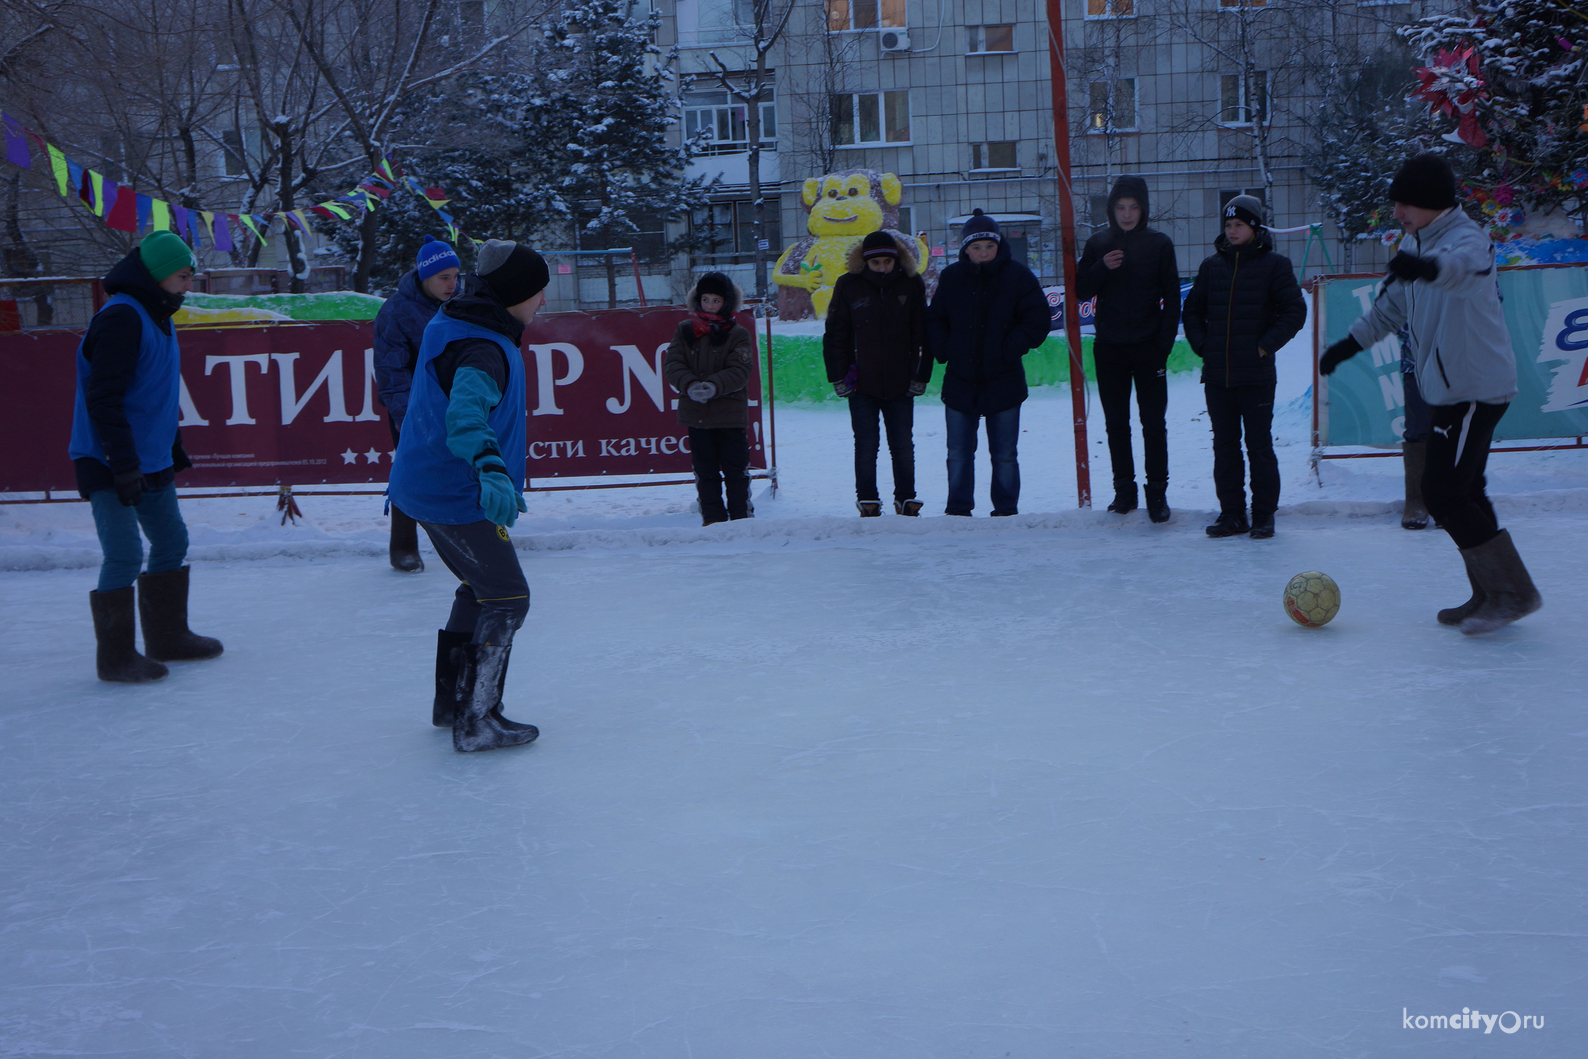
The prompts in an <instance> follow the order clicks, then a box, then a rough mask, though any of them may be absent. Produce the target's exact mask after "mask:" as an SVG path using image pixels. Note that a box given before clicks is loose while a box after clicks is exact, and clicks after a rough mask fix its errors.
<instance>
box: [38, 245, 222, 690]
mask: <svg viewBox="0 0 1588 1059" xmlns="http://www.w3.org/2000/svg"><path fill="white" fill-rule="evenodd" d="M193 266H194V261H193V252H192V251H191V250H189V249H188V247H187V244H186V243H184V242H183V241H182V240H181V238H180V237H179V236H177V235H176V234H175V233H173V232H167V231H159V232H155V233H153V234H152V235H150V236H148V237H147V238H146V239H144V240H143V242H142V243H141V244H140V245H139V246H138V248H137V249H135V250H133V251H132V252H131V253H130V254H128V255H127V256H126V257H124V258H122V259H121V261H120V262H119V263H117V265H116V267H115V268H112V269H111V270H110V273H109V274H108V275H106V276H105V281H104V287H105V293H107V294H109V295H110V299H109V300H108V301H106V303H105V305H104V307H103V308H101V309H100V310H99V312H98V313H96V314H95V315H94V319H93V321H92V322H90V323H89V325H88V332H87V333H86V334H85V335H84V336H83V341H82V343H81V344H80V345H79V346H78V348H77V399H76V404H75V407H74V409H73V412H72V441H71V447H70V449H69V453H70V455H71V458H72V463H73V465H74V466H75V467H76V469H77V491H78V493H79V494H80V495H82V497H83V498H84V499H86V500H87V501H88V502H89V504H90V505H92V507H93V510H94V528H95V530H96V531H98V534H99V544H100V548H101V549H102V550H103V552H104V556H105V558H104V562H103V563H101V564H100V568H99V587H98V588H97V589H96V590H95V591H93V592H90V593H89V595H88V600H89V605H90V607H91V609H92V610H93V614H94V635H95V637H96V639H97V640H98V655H97V660H96V661H97V666H98V670H99V679H101V680H111V681H117V682H120V683H128V684H139V683H144V682H147V681H151V680H159V679H161V678H162V677H164V676H165V675H166V673H167V670H166V667H165V666H164V665H162V664H161V663H162V662H178V661H194V660H198V659H204V658H214V657H215V656H216V655H218V654H220V653H221V643H220V641H219V640H215V639H211V638H210V637H208V636H196V635H194V634H193V633H192V632H190V631H189V630H188V627H187V595H188V567H187V566H186V565H184V563H183V560H184V559H186V558H187V544H188V536H187V525H186V524H185V523H184V522H183V521H182V513H181V511H180V510H179V509H178V508H177V497H176V486H175V485H174V480H175V476H176V472H177V471H181V470H185V469H187V468H188V467H191V466H192V463H190V462H189V461H188V458H187V453H186V452H184V451H183V450H182V436H181V434H180V433H179V432H178V430H177V420H178V418H179V417H180V414H181V410H180V407H179V397H180V393H181V386H182V382H181V376H180V368H181V356H180V354H179V352H178V349H177V341H176V331H175V330H174V329H173V328H172V326H171V317H172V315H173V314H174V313H175V312H176V311H177V310H178V309H180V308H181V307H182V296H183V295H184V294H186V293H187V292H188V290H189V289H190V288H191V287H192V285H193ZM140 530H141V531H142V534H143V536H145V537H148V538H149V567H148V572H147V573H141V571H142V570H143V541H142V539H141V538H140V536H139V531H140ZM135 583H136V585H137V586H138V598H137V602H138V604H139V606H138V610H139V613H140V614H141V616H142V619H143V645H144V653H143V654H139V653H138V649H137V646H136V643H135V642H134V633H135V627H134V622H133V598H134V593H133V586H134V584H135Z"/></svg>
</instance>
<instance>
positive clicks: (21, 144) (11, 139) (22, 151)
mask: <svg viewBox="0 0 1588 1059" xmlns="http://www.w3.org/2000/svg"><path fill="white" fill-rule="evenodd" d="M0 121H4V122H5V127H6V161H8V162H10V163H11V164H12V165H19V166H21V167H22V168H23V169H32V168H33V156H32V155H30V154H28V138H27V137H26V136H24V135H22V124H21V122H19V121H17V119H16V118H13V117H12V116H11V115H9V114H3V113H0Z"/></svg>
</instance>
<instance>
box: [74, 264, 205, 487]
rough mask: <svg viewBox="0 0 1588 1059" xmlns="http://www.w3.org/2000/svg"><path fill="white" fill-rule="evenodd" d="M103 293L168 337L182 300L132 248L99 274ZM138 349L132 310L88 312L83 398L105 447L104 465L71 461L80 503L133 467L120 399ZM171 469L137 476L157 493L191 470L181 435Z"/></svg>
mask: <svg viewBox="0 0 1588 1059" xmlns="http://www.w3.org/2000/svg"><path fill="white" fill-rule="evenodd" d="M105 293H106V294H126V295H129V296H131V297H133V298H136V299H138V303H139V304H140V305H142V306H143V308H144V311H145V312H147V313H148V314H149V318H150V319H152V320H153V321H154V322H155V325H156V326H157V327H159V328H160V330H161V331H163V332H164V333H166V334H170V333H171V317H172V316H173V315H174V314H175V313H176V311H177V310H178V309H180V308H182V296H181V295H180V294H171V293H169V292H167V291H166V290H165V289H164V288H163V287H161V286H160V284H159V283H157V282H155V278H154V276H153V275H151V274H150V272H149V269H148V266H146V265H145V264H144V263H143V258H142V256H140V255H139V253H138V251H137V250H136V249H135V250H133V251H132V252H131V253H130V254H128V255H127V256H126V257H124V258H122V259H121V260H120V261H118V262H117V263H116V266H115V267H114V268H112V269H111V270H110V272H108V273H107V274H106V275H105ZM142 347H143V321H142V320H141V319H139V318H138V314H137V312H136V311H134V310H133V309H131V308H129V307H127V306H125V305H112V306H110V307H108V308H105V309H102V310H100V311H99V312H98V313H96V314H94V318H93V319H92V320H91V321H89V324H88V333H87V334H86V335H84V336H83V358H84V359H85V360H87V361H88V365H89V368H88V383H87V386H86V387H85V389H84V393H83V399H84V402H85V403H86V404H87V406H88V418H89V419H90V420H91V421H92V422H93V424H94V432H95V433H96V434H98V435H99V443H100V445H102V446H103V447H104V449H105V461H106V462H104V463H101V462H100V461H99V460H96V459H94V458H93V457H92V456H83V457H81V458H79V459H76V460H73V461H72V466H73V467H74V468H75V470H76V471H77V492H78V494H79V495H81V496H82V497H83V498H84V499H86V498H87V497H88V496H89V495H91V494H92V493H95V492H97V491H99V490H101V489H113V488H115V485H116V474H117V473H120V472H122V471H130V470H133V469H135V468H136V467H137V466H138V453H137V451H136V450H135V449H134V447H133V441H132V427H131V425H130V424H129V423H128V422H127V413H126V411H125V409H124V407H123V401H124V400H125V398H126V396H127V389H128V387H130V386H131V385H132V377H133V374H134V373H135V372H136V371H137V370H138V357H139V356H140V354H141V353H142ZM171 459H172V460H173V461H174V463H173V466H171V467H168V468H166V469H165V470H163V471H160V472H159V473H157V474H146V475H144V476H143V479H144V488H146V489H160V488H163V487H165V486H167V485H169V484H171V479H172V476H173V475H174V474H175V473H176V472H177V471H182V470H186V469H187V468H189V467H191V466H193V464H192V462H191V461H190V460H189V459H188V457H187V453H186V452H185V451H184V450H183V448H182V432H181V431H177V435H176V444H174V445H173V446H172V447H171Z"/></svg>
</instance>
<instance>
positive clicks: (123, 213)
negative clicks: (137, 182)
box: [105, 181, 139, 232]
mask: <svg viewBox="0 0 1588 1059" xmlns="http://www.w3.org/2000/svg"><path fill="white" fill-rule="evenodd" d="M106 183H107V184H108V183H110V181H106ZM107 194H108V192H107ZM138 197H139V196H138V193H137V192H135V191H133V190H132V189H131V188H128V187H118V188H117V189H116V201H115V202H114V203H113V204H112V205H111V207H110V209H108V210H106V211H105V227H107V228H114V229H115V230H116V231H118V232H136V231H137V230H138Z"/></svg>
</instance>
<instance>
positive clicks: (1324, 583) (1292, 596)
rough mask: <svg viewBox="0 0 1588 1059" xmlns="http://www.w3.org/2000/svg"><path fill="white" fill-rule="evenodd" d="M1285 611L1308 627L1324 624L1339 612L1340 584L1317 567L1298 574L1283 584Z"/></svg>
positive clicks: (1297, 621)
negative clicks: (1288, 582) (1320, 571)
mask: <svg viewBox="0 0 1588 1059" xmlns="http://www.w3.org/2000/svg"><path fill="white" fill-rule="evenodd" d="M1285 613H1286V614H1287V615H1289V617H1290V620H1291V621H1293V622H1295V623H1296V624H1297V625H1305V626H1306V627H1307V628H1309V629H1316V628H1317V627H1318V626H1320V625H1327V624H1329V622H1331V621H1333V620H1334V616H1335V615H1336V614H1338V613H1340V586H1339V585H1337V584H1335V583H1334V578H1332V577H1330V576H1329V575H1328V574H1324V573H1319V572H1318V571H1317V570H1308V571H1307V572H1306V573H1304V574H1297V575H1296V576H1295V577H1292V578H1291V579H1290V584H1288V585H1286V586H1285Z"/></svg>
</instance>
